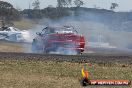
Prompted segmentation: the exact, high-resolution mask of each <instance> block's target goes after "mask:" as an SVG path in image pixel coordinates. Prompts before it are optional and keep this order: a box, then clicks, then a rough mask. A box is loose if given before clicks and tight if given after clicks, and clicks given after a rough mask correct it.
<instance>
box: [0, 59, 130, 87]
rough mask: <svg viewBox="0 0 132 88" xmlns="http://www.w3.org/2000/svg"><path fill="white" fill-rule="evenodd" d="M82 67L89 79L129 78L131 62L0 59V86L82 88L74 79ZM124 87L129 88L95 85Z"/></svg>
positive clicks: (78, 75) (78, 76)
mask: <svg viewBox="0 0 132 88" xmlns="http://www.w3.org/2000/svg"><path fill="white" fill-rule="evenodd" d="M82 66H85V69H86V70H88V71H89V75H90V79H129V80H131V79H132V65H127V66H126V67H122V64H120V63H118V64H113V65H112V66H110V65H105V66H104V65H103V64H102V65H101V64H96V63H71V62H53V61H34V60H0V88H82V87H81V86H80V83H79V81H78V79H79V78H81V72H80V70H81V68H82ZM125 87H126V88H132V86H123V87H121V86H99V87H97V88H125ZM88 88H89V87H88ZM90 88H91V87H90ZM92 88H96V87H92Z"/></svg>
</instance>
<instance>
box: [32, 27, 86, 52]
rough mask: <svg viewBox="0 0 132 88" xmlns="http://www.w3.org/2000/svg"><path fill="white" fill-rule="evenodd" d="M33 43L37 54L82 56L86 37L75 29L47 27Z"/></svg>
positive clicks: (33, 49)
mask: <svg viewBox="0 0 132 88" xmlns="http://www.w3.org/2000/svg"><path fill="white" fill-rule="evenodd" d="M36 34H37V36H36V37H35V38H34V39H33V42H32V51H33V52H35V53H51V52H52V53H57V54H68V55H69V54H70V55H73V54H81V53H82V52H83V51H84V47H85V40H84V36H82V35H80V34H78V32H77V31H76V30H75V29H74V28H73V27H68V26H64V27H46V28H44V29H43V30H42V31H41V32H37V33H36Z"/></svg>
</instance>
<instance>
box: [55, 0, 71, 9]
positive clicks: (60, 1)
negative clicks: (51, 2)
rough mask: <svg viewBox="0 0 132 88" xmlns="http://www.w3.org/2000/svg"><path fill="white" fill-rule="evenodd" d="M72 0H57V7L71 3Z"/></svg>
mask: <svg viewBox="0 0 132 88" xmlns="http://www.w3.org/2000/svg"><path fill="white" fill-rule="evenodd" d="M71 2H72V0H57V3H58V7H64V6H68V5H71Z"/></svg>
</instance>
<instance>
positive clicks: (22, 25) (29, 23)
mask: <svg viewBox="0 0 132 88" xmlns="http://www.w3.org/2000/svg"><path fill="white" fill-rule="evenodd" d="M13 23H14V25H15V27H17V28H19V29H22V30H23V29H24V30H27V29H30V28H33V27H34V26H35V25H37V23H36V21H34V20H29V19H21V20H19V21H14V22H13Z"/></svg>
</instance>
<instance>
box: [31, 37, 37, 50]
mask: <svg viewBox="0 0 132 88" xmlns="http://www.w3.org/2000/svg"><path fill="white" fill-rule="evenodd" d="M32 53H38V49H37V42H36V41H35V39H33V42H32Z"/></svg>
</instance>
